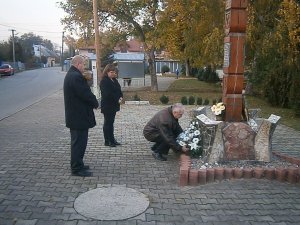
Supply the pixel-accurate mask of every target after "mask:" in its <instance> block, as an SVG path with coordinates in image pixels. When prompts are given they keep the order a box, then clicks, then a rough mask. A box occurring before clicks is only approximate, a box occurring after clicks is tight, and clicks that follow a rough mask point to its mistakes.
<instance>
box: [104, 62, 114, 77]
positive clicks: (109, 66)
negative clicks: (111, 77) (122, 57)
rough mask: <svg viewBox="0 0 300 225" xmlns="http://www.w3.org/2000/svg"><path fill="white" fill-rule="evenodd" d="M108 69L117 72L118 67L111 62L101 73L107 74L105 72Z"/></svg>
mask: <svg viewBox="0 0 300 225" xmlns="http://www.w3.org/2000/svg"><path fill="white" fill-rule="evenodd" d="M110 71H115V72H116V73H117V72H118V69H117V67H116V66H115V65H113V64H107V65H106V66H105V68H104V70H103V75H104V76H107V73H108V72H110Z"/></svg>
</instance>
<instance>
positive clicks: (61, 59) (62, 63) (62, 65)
mask: <svg viewBox="0 0 300 225" xmlns="http://www.w3.org/2000/svg"><path fill="white" fill-rule="evenodd" d="M64 33H65V32H64V31H63V32H62V38H61V54H60V65H61V71H64V60H63V58H64V38H65V37H64Z"/></svg>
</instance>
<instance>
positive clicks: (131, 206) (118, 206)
mask: <svg viewBox="0 0 300 225" xmlns="http://www.w3.org/2000/svg"><path fill="white" fill-rule="evenodd" d="M148 206H149V199H148V198H147V196H146V195H144V194H143V193H141V192H138V191H136V190H134V189H131V188H126V187H104V188H96V189H94V190H91V191H88V192H85V193H83V194H81V195H80V196H78V198H76V200H75V203H74V208H75V210H76V211H77V212H78V213H80V214H81V215H83V216H85V217H88V218H92V219H97V220H124V219H128V218H131V217H135V216H137V215H139V214H141V213H143V212H144V211H145V210H146V209H147V208H148Z"/></svg>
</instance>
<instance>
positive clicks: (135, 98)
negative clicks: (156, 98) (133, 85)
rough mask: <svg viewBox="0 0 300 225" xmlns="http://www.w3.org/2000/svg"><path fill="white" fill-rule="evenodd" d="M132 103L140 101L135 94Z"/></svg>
mask: <svg viewBox="0 0 300 225" xmlns="http://www.w3.org/2000/svg"><path fill="white" fill-rule="evenodd" d="M133 101H141V98H140V97H139V96H138V95H137V94H135V95H134V96H133Z"/></svg>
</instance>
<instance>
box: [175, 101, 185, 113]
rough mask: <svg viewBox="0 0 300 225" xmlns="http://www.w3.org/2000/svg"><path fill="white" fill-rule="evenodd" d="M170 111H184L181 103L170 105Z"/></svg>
mask: <svg viewBox="0 0 300 225" xmlns="http://www.w3.org/2000/svg"><path fill="white" fill-rule="evenodd" d="M172 111H173V112H181V113H183V112H184V107H183V105H182V104H181V103H175V104H174V105H173V106H172Z"/></svg>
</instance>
